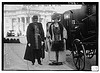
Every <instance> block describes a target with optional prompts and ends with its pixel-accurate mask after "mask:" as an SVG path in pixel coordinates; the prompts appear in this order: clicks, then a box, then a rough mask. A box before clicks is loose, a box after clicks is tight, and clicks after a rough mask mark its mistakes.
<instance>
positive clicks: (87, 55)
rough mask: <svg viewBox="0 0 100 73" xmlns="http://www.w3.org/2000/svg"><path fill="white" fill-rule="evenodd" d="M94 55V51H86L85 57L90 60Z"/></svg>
mask: <svg viewBox="0 0 100 73" xmlns="http://www.w3.org/2000/svg"><path fill="white" fill-rule="evenodd" d="M94 54H95V50H92V49H91V50H86V57H87V58H89V59H91V58H92V57H93V56H94Z"/></svg>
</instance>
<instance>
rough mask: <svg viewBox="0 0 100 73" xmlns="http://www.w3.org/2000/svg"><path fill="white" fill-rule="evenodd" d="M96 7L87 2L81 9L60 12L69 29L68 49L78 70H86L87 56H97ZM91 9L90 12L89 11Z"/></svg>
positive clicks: (62, 20) (89, 57) (62, 22)
mask: <svg viewBox="0 0 100 73" xmlns="http://www.w3.org/2000/svg"><path fill="white" fill-rule="evenodd" d="M96 8H97V5H96V4H87V5H82V7H81V9H77V10H69V11H65V12H64V13H63V14H60V15H61V20H60V23H61V24H63V26H64V27H65V29H66V30H67V33H66V34H67V36H68V37H67V39H66V42H67V43H66V45H67V47H66V49H67V50H70V51H71V53H72V56H73V62H74V65H75V66H76V68H77V70H84V68H85V60H86V58H87V59H91V58H92V57H93V56H94V55H96V57H97V52H96V51H97V49H98V20H97V19H96V18H97V14H98V13H97V10H96ZM89 9H90V10H91V11H90V12H88V11H89ZM51 23H52V22H49V23H48V24H51ZM47 31H48V30H47Z"/></svg>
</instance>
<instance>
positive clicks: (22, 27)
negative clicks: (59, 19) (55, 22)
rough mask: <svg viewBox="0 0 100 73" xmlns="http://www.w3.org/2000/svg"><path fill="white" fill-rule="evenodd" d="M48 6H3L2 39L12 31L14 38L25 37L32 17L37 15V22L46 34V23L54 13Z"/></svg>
mask: <svg viewBox="0 0 100 73" xmlns="http://www.w3.org/2000/svg"><path fill="white" fill-rule="evenodd" d="M54 12H55V11H53V8H52V7H50V6H42V5H37V6H36V5H27V6H25V5H4V37H6V36H7V32H8V31H9V30H14V33H15V36H17V35H18V34H20V35H21V36H22V35H23V36H25V35H26V29H27V26H28V24H29V23H31V22H32V17H33V15H38V17H39V21H38V22H41V23H42V25H43V29H44V31H45V34H46V23H47V22H49V21H51V15H52V14H53V13H54Z"/></svg>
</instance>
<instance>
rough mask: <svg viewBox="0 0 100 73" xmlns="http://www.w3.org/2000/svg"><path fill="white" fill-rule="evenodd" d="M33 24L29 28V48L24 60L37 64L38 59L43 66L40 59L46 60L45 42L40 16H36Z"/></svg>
mask: <svg viewBox="0 0 100 73" xmlns="http://www.w3.org/2000/svg"><path fill="white" fill-rule="evenodd" d="M32 20H33V22H32V23H30V24H29V26H28V28H27V47H26V52H25V56H24V59H25V60H29V61H31V62H32V63H33V65H34V63H35V59H37V61H38V64H40V65H42V64H41V60H40V58H44V53H43V48H42V45H43V42H44V31H43V27H42V24H41V23H38V22H37V21H38V16H37V15H35V16H33V18H32Z"/></svg>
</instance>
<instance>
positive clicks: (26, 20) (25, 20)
mask: <svg viewBox="0 0 100 73" xmlns="http://www.w3.org/2000/svg"><path fill="white" fill-rule="evenodd" d="M26 23H27V20H26V17H25V25H26Z"/></svg>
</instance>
